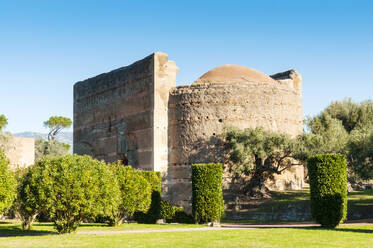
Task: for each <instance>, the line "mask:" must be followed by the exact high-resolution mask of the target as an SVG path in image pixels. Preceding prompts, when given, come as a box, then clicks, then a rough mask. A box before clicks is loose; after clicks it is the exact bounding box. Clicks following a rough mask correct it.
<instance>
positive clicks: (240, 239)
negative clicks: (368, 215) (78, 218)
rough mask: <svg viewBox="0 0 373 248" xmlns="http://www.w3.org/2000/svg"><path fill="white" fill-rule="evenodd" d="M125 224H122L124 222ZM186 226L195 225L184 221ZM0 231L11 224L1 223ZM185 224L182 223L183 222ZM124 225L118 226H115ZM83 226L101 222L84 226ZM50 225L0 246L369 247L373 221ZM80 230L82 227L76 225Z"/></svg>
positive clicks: (2, 241) (5, 239)
mask: <svg viewBox="0 0 373 248" xmlns="http://www.w3.org/2000/svg"><path fill="white" fill-rule="evenodd" d="M124 226H125V225H124ZM128 226H129V227H130V228H132V226H136V229H138V228H140V229H142V228H145V229H146V228H152V229H154V228H161V226H163V228H174V227H176V226H179V227H182V226H183V225H136V224H129V225H128ZM187 226H188V227H190V226H193V227H196V226H195V225H187ZM0 227H1V231H0V233H2V234H4V233H5V232H6V230H7V229H9V228H11V227H12V228H14V227H15V225H14V224H0ZM184 227H185V226H184ZM123 228H124V229H126V228H127V227H123V226H120V227H118V228H117V229H115V230H123ZM83 229H86V230H97V229H100V230H101V229H102V230H103V229H105V230H107V227H103V226H100V225H98V226H95V225H91V226H83ZM45 230H51V226H50V225H44V224H43V225H36V226H35V230H34V231H33V233H29V234H28V235H26V236H21V237H2V238H0V247H15V248H17V247H371V244H372V243H373V225H359V226H346V225H342V226H341V227H339V228H338V229H335V230H325V229H321V228H314V227H313V228H261V229H239V228H238V229H237V230H213V231H211V230H209V231H193V232H191V231H189V232H188V231H186V232H167V233H126V234H109V235H88V234H65V235H56V234H47V235H39V234H46V233H38V232H45ZM79 230H82V229H79Z"/></svg>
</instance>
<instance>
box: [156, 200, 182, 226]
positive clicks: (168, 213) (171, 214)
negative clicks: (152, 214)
mask: <svg viewBox="0 0 373 248" xmlns="http://www.w3.org/2000/svg"><path fill="white" fill-rule="evenodd" d="M182 211H183V207H178V206H173V205H172V204H171V203H169V202H168V201H165V200H161V218H162V219H164V220H166V222H167V223H171V222H172V221H173V220H174V218H175V216H176V213H178V212H182Z"/></svg>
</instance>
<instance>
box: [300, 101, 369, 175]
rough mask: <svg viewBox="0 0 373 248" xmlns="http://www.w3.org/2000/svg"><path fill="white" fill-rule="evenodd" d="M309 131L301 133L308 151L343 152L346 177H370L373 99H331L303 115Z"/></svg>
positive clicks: (310, 152) (311, 152)
mask: <svg viewBox="0 0 373 248" xmlns="http://www.w3.org/2000/svg"><path fill="white" fill-rule="evenodd" d="M305 124H306V127H307V129H308V131H309V133H305V134H304V135H303V137H302V139H303V140H304V145H305V150H306V151H307V153H308V155H315V154H319V153H342V154H345V155H346V156H347V162H348V168H349V178H350V179H352V178H354V179H364V180H368V179H372V178H373V171H372V170H373V159H372V146H371V135H372V131H371V130H372V129H373V102H372V101H369V100H368V101H362V102H361V103H355V102H353V101H352V100H351V99H345V100H343V101H337V102H332V103H331V104H330V105H329V106H328V107H327V108H326V109H325V110H324V111H322V112H321V113H320V114H319V115H316V116H314V117H312V118H311V117H308V118H307V119H306V122H305Z"/></svg>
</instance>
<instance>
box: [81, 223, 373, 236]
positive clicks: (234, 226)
mask: <svg viewBox="0 0 373 248" xmlns="http://www.w3.org/2000/svg"><path fill="white" fill-rule="evenodd" d="M354 225H372V222H371V221H368V222H354V223H347V224H343V226H354ZM318 226H320V225H318V224H315V223H300V224H273V225H272V224H268V225H266V224H264V225H255V224H246V225H245V224H222V226H221V227H207V226H206V227H195V228H193V227H192V228H172V229H141V230H118V231H105V230H94V231H78V232H77V234H93V235H106V234H126V233H163V232H193V231H221V230H237V229H257V228H307V227H308V228H309V227H318Z"/></svg>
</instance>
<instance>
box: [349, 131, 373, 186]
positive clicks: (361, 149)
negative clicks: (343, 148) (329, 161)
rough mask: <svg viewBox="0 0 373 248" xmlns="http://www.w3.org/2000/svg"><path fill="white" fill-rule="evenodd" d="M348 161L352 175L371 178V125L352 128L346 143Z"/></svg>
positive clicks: (372, 165)
mask: <svg viewBox="0 0 373 248" xmlns="http://www.w3.org/2000/svg"><path fill="white" fill-rule="evenodd" d="M348 150H349V153H348V161H349V165H350V167H351V169H352V171H353V172H354V175H352V177H358V178H361V179H363V180H369V179H372V178H373V125H372V126H365V127H364V128H359V129H356V130H353V131H352V132H351V135H350V141H349V143H348Z"/></svg>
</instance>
